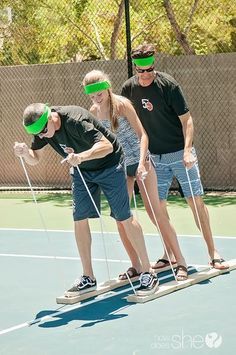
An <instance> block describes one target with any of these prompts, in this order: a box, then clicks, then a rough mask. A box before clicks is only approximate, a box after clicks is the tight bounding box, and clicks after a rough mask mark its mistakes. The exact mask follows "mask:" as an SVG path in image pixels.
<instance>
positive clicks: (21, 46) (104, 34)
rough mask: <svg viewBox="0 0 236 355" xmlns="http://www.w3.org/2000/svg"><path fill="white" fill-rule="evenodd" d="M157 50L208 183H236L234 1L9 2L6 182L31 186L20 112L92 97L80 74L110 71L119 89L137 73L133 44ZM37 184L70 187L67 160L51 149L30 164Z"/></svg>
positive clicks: (0, 116)
mask: <svg viewBox="0 0 236 355" xmlns="http://www.w3.org/2000/svg"><path fill="white" fill-rule="evenodd" d="M144 41H146V42H150V43H153V44H154V45H155V47H156V50H157V60H156V69H157V70H160V71H166V72H168V73H169V74H171V75H173V76H174V77H175V79H176V80H177V81H178V82H179V83H180V84H181V86H182V88H183V91H184V93H185V95H186V97H187V100H188V102H189V105H190V109H191V112H192V115H193V119H194V125H195V141H194V143H195V146H196V148H197V151H198V156H199V160H200V168H201V173H202V180H203V184H204V187H205V188H206V189H208V190H209V189H210V190H213V189H217V190H236V160H235V153H236V127H235V126H236V123H235V122H236V120H235V105H236V104H235V94H236V89H235V82H236V74H235V71H236V69H235V67H236V66H235V58H236V56H235V52H236V5H235V3H234V2H232V1H231V0H182V1H179V0H104V1H103V2H101V1H98V0H60V1H55V0H39V1H37V2H35V1H34V0H14V1H13V0H8V1H5V0H1V3H0V122H1V128H2V129H1V133H0V139H1V141H0V144H1V151H2V154H1V157H0V162H1V170H0V184H1V186H2V188H3V189H7V188H25V187H26V185H27V182H26V179H25V177H24V173H23V171H22V168H21V166H20V162H19V161H18V159H16V158H15V157H14V155H13V151H12V147H13V144H14V141H26V142H27V143H30V139H29V137H27V136H26V135H25V132H24V131H23V128H22V122H21V116H22V112H23V110H24V108H25V107H26V106H27V105H28V104H29V103H31V102H48V103H49V104H50V105H70V104H71V105H72V104H73V105H80V106H83V107H86V108H88V107H89V105H90V102H89V100H88V98H87V97H85V95H84V94H83V90H82V84H81V82H82V79H83V77H84V75H85V74H86V73H87V72H88V71H90V70H92V69H102V70H104V71H105V72H107V73H108V74H109V75H110V78H111V80H112V83H113V90H114V92H116V93H119V92H120V89H121V86H122V84H123V82H124V81H125V80H126V79H127V77H128V76H130V75H132V65H131V61H130V50H131V48H134V47H136V46H138V45H139V44H141V43H143V42H144ZM28 170H29V174H30V176H31V178H32V183H33V185H34V186H36V187H38V188H55V189H59V188H69V187H70V178H69V176H68V171H67V167H64V166H61V165H60V157H58V156H57V155H56V154H55V153H54V152H53V151H52V150H51V149H50V148H49V149H47V157H46V159H45V160H44V162H42V163H40V164H39V165H38V166H36V167H32V168H31V167H28Z"/></svg>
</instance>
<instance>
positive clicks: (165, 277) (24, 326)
mask: <svg viewBox="0 0 236 355" xmlns="http://www.w3.org/2000/svg"><path fill="white" fill-rule="evenodd" d="M202 266H203V267H207V265H202ZM194 267H198V266H197V265H194ZM194 267H190V268H189V269H188V270H194ZM171 275H172V274H169V275H166V276H162V277H159V280H165V279H168V278H169V277H170V276H171ZM138 286H139V285H137V286H135V288H137V287H138ZM127 291H132V288H131V287H129V288H126V289H125V290H121V291H116V292H115V291H110V292H108V294H107V295H106V294H103V295H99V296H97V297H96V298H95V299H94V300H91V301H88V302H85V303H82V304H81V303H80V304H77V305H75V306H71V307H70V306H67V308H66V309H64V310H62V311H56V312H55V313H52V314H50V315H48V316H44V317H42V318H38V319H33V320H31V321H27V322H24V323H21V324H18V325H15V326H13V327H10V328H6V329H3V330H0V335H4V334H7V333H11V332H13V331H15V330H18V329H22V328H26V327H30V326H31V325H34V324H37V323H41V322H44V321H46V320H49V319H51V318H55V317H58V316H60V315H61V314H64V313H68V312H70V311H73V310H75V309H78V308H82V307H85V306H88V305H90V304H94V303H97V302H100V301H102V300H103V299H108V298H111V297H115V296H117V295H121V294H122V293H126V292H127ZM122 308H123V307H122ZM115 312H116V313H117V310H116V311H115Z"/></svg>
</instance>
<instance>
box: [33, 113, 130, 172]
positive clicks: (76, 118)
mask: <svg viewBox="0 0 236 355" xmlns="http://www.w3.org/2000/svg"><path fill="white" fill-rule="evenodd" d="M51 111H52V112H57V113H58V115H59V117H60V119H61V127H60V129H59V130H58V131H56V132H55V134H54V136H53V137H52V138H46V137H44V138H42V139H41V138H39V137H38V136H33V141H32V144H31V149H33V150H38V149H41V148H43V147H44V146H45V145H46V144H50V145H51V146H52V148H53V149H55V150H56V151H57V152H58V153H59V154H60V155H61V156H62V157H63V158H65V157H66V156H67V155H68V150H69V152H71V153H72V152H74V153H81V152H83V151H85V150H88V149H90V148H92V146H93V145H94V144H95V143H97V142H99V141H100V140H101V138H102V136H103V135H104V136H105V137H106V138H107V139H108V140H109V141H110V142H111V143H112V145H113V152H112V153H110V154H108V155H107V156H105V157H104V158H99V159H92V160H89V161H84V162H82V163H81V164H80V166H79V167H80V169H81V170H83V169H84V170H98V169H104V168H109V167H111V166H114V165H116V164H118V163H119V162H120V161H121V159H122V158H123V151H122V148H121V145H120V144H119V142H118V141H117V138H116V136H115V135H114V134H112V133H111V132H110V131H108V130H107V129H106V128H105V127H104V126H103V125H102V124H101V123H100V122H99V121H98V120H97V119H96V118H95V117H94V116H93V115H92V114H91V113H90V112H89V111H87V110H85V109H84V108H82V107H79V106H57V107H56V106H53V107H51ZM65 149H66V151H65Z"/></svg>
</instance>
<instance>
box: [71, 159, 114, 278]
mask: <svg viewBox="0 0 236 355" xmlns="http://www.w3.org/2000/svg"><path fill="white" fill-rule="evenodd" d="M76 168H77V170H78V173H79V175H80V177H81V180H82V181H83V184H84V186H85V188H86V190H87V192H88V194H89V197H90V199H91V201H92V204H93V206H94V208H95V210H96V212H97V214H98V217H99V222H100V226H101V233H102V241H103V249H104V255H105V260H106V266H107V274H108V279H109V281H110V280H111V277H110V271H109V265H108V258H107V250H106V244H105V237H104V223H103V219H102V216H101V214H100V212H99V210H98V208H97V206H96V203H95V201H94V199H93V197H92V195H91V193H90V191H89V188H88V185H87V184H86V182H85V180H84V177H83V175H82V173H81V171H80V169H79V167H78V166H76Z"/></svg>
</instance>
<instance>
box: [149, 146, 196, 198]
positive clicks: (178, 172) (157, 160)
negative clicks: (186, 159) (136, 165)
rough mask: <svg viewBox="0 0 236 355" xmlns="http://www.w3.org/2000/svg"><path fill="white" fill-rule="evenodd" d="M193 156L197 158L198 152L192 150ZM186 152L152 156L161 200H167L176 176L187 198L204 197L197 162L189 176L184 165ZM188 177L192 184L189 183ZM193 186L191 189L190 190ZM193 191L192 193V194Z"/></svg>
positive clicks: (180, 151) (189, 170)
mask: <svg viewBox="0 0 236 355" xmlns="http://www.w3.org/2000/svg"><path fill="white" fill-rule="evenodd" d="M192 154H193V156H195V157H197V155H196V151H195V149H194V148H192ZM183 155H184V150H179V151H177V152H174V153H167V154H160V155H159V154H158V155H153V154H152V160H153V162H154V165H155V170H156V174H157V179H158V192H159V197H160V200H166V199H167V197H168V192H169V188H170V186H171V183H172V180H173V177H174V176H175V177H176V178H177V179H178V181H179V184H180V186H181V188H182V191H183V194H184V196H185V197H186V198H188V197H191V196H192V193H193V195H194V196H199V195H203V187H202V183H201V179H200V173H199V167H198V163H197V162H196V163H195V164H194V165H193V166H192V168H191V169H188V175H187V172H186V169H185V166H184V164H183ZM188 176H189V180H190V184H189V181H188ZM190 185H191V188H190ZM191 189H192V192H191Z"/></svg>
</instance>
